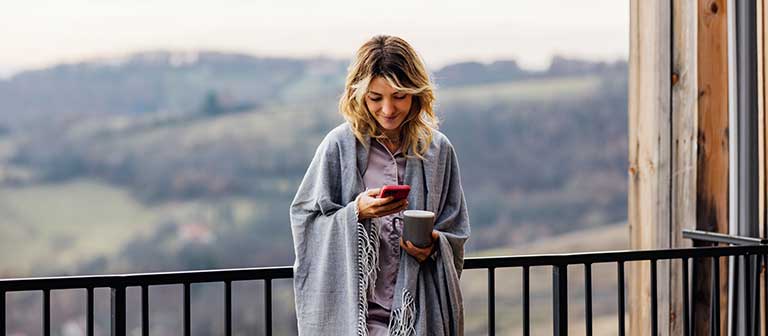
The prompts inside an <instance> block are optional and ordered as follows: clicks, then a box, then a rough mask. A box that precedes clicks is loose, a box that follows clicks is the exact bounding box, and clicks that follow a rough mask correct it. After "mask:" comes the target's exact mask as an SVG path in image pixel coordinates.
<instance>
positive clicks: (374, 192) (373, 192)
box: [365, 188, 381, 197]
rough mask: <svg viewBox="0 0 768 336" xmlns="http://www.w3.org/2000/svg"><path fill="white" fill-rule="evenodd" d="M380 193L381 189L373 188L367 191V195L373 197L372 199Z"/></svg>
mask: <svg viewBox="0 0 768 336" xmlns="http://www.w3.org/2000/svg"><path fill="white" fill-rule="evenodd" d="M380 193H381V188H373V189H368V190H366V191H365V194H366V195H368V196H372V197H376V196H377V195H378V194H380Z"/></svg>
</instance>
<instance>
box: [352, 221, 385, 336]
mask: <svg viewBox="0 0 768 336" xmlns="http://www.w3.org/2000/svg"><path fill="white" fill-rule="evenodd" d="M379 244H380V243H379V230H378V227H377V225H376V223H374V222H373V221H371V231H370V232H366V230H365V226H364V225H363V224H362V223H357V255H358V258H357V266H358V278H359V280H358V283H357V292H358V298H357V335H358V336H368V295H369V294H373V287H374V285H375V284H376V278H377V274H378V268H379V267H378V265H379Z"/></svg>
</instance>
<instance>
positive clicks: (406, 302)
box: [389, 288, 416, 336]
mask: <svg viewBox="0 0 768 336" xmlns="http://www.w3.org/2000/svg"><path fill="white" fill-rule="evenodd" d="M402 302H403V305H402V306H401V307H400V308H398V309H395V311H393V312H392V319H390V321H389V335H390V336H410V335H414V334H415V333H416V329H414V327H413V324H414V322H416V308H415V303H414V300H413V296H411V293H410V292H408V290H407V289H405V288H403V301H402Z"/></svg>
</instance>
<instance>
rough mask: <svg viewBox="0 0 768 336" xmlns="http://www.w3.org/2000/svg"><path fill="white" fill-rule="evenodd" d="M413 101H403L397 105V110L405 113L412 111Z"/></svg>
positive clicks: (409, 99)
mask: <svg viewBox="0 0 768 336" xmlns="http://www.w3.org/2000/svg"><path fill="white" fill-rule="evenodd" d="M412 102H413V99H411V98H408V99H403V100H401V101H400V102H399V103H398V104H397V109H398V110H400V111H403V112H409V111H410V110H411V103H412Z"/></svg>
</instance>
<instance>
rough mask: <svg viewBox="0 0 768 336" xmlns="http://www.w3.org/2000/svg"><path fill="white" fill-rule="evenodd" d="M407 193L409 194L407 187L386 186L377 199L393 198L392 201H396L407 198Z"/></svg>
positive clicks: (409, 190) (409, 189)
mask: <svg viewBox="0 0 768 336" xmlns="http://www.w3.org/2000/svg"><path fill="white" fill-rule="evenodd" d="M409 192H411V186H409V185H388V186H384V187H382V188H381V192H380V193H379V198H383V197H389V196H394V197H395V199H394V200H395V201H398V200H401V199H403V198H406V197H408V193H409Z"/></svg>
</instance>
